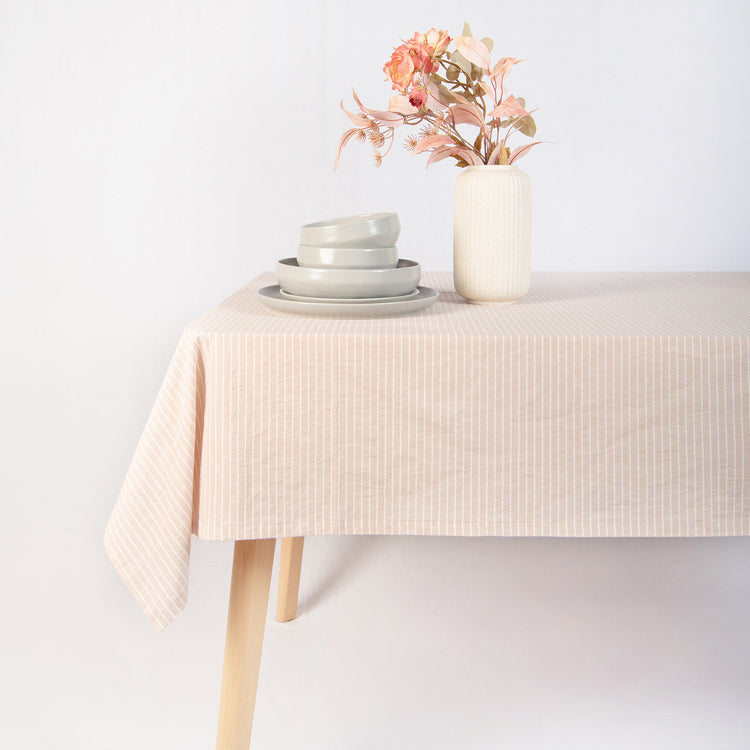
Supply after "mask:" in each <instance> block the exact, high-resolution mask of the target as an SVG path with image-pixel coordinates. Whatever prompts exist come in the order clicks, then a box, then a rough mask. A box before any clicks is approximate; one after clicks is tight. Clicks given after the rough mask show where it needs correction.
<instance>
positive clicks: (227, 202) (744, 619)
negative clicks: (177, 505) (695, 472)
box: [0, 0, 750, 750]
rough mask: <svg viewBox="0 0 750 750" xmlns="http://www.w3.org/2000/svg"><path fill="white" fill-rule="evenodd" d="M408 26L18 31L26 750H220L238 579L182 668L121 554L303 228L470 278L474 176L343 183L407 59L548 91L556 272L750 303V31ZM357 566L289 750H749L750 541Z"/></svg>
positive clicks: (233, 10) (578, 1) (14, 391)
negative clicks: (350, 230) (196, 348)
mask: <svg viewBox="0 0 750 750" xmlns="http://www.w3.org/2000/svg"><path fill="white" fill-rule="evenodd" d="M404 6H405V4H404V3H403V2H402V1H401V0H382V1H381V2H379V3H370V4H361V3H353V2H344V1H343V0H327V1H326V0H310V1H309V2H304V3H303V2H301V0H295V1H294V2H275V3H258V2H249V1H244V2H239V0H238V1H237V2H207V1H206V2H196V1H189V0H185V1H183V2H178V1H177V0H173V1H171V2H168V1H167V0H158V1H156V2H154V1H153V0H151V1H150V2H145V1H144V0H129V1H128V2H122V1H120V2H115V1H114V0H109V1H107V0H88V1H87V0H69V1H68V2H26V1H25V0H17V1H16V2H12V1H10V0H0V250H1V251H2V268H1V269H0V306H1V308H0V309H1V310H2V319H1V322H0V325H1V328H0V335H1V337H2V338H1V347H2V348H1V350H0V351H2V368H0V393H2V399H3V421H4V425H5V429H4V430H3V431H2V433H1V435H0V472H1V473H0V481H1V482H2V484H1V490H2V496H1V497H0V502H1V503H2V519H3V523H4V527H5V528H4V531H5V534H4V537H3V544H2V545H0V571H2V572H1V573H0V576H2V589H3V594H4V596H3V598H4V600H5V602H4V603H5V605H6V606H5V607H4V608H3V615H2V617H0V636H1V638H0V644H1V645H0V675H2V676H3V678H2V682H0V746H2V747H3V748H9V749H10V750H16V749H17V748H19V749H21V750H25V748H49V747H55V748H62V749H64V750H82V749H84V748H85V749H87V748H92V749H93V748H97V750H99V749H101V748H122V749H123V750H124V749H125V748H138V749H139V750H150V748H159V749H160V750H161V749H162V748H171V747H174V748H177V747H179V748H181V749H185V748H199V747H209V746H210V744H211V741H212V737H213V732H214V722H215V714H216V700H217V696H218V680H219V671H220V662H221V655H222V648H223V646H222V640H223V628H224V618H225V609H224V607H225V603H226V594H227V585H228V566H229V554H230V553H231V547H230V546H229V545H219V544H214V545H210V544H203V543H197V544H196V548H195V563H194V566H193V570H194V576H193V580H192V584H191V585H192V590H191V604H190V605H189V608H188V610H187V612H186V614H185V615H184V616H183V618H181V619H180V620H179V621H178V622H177V623H175V624H174V625H173V626H171V627H170V628H169V629H168V630H167V631H165V632H164V633H162V634H158V635H157V634H156V633H153V632H152V631H151V630H150V629H149V628H150V626H149V625H148V624H147V622H146V620H145V619H144V618H143V617H142V615H141V614H140V613H139V611H137V609H136V608H135V605H134V604H133V602H132V601H131V600H130V598H129V595H128V594H127V592H126V591H125V589H124V586H122V584H121V583H120V582H119V579H117V577H116V575H115V574H114V572H113V571H112V569H111V568H110V566H109V563H108V562H107V560H106V558H105V555H104V551H103V548H102V544H101V535H102V532H103V528H104V525H105V523H106V519H107V517H108V514H109V512H110V510H111V508H112V505H113V503H114V499H115V497H116V495H117V492H118V489H119V486H120V483H121V482H122V479H123V477H124V473H125V470H126V468H127V465H128V462H129V461H130V458H131V456H132V453H133V450H134V448H135V444H136V441H137V439H138V436H139V434H140V430H141V429H142V427H143V424H144V423H145V419H146V416H147V414H148V411H149V409H150V406H151V403H152V402H153V398H154V396H155V394H156V391H157V388H158V386H159V383H160V381H161V377H162V375H163V373H164V371H165V368H166V365H167V362H168V361H169V358H170V356H171V354H172V351H173V348H174V346H175V344H176V342H177V339H178V336H179V334H180V331H181V330H182V328H183V326H184V325H185V324H186V323H188V322H189V321H190V320H192V319H193V318H195V317H196V316H197V315H198V314H200V313H201V312H203V311H204V310H206V309H208V308H210V307H211V306H213V305H214V304H216V303H217V302H218V301H220V300H221V299H223V298H224V297H226V296H227V295H228V294H229V293H231V292H232V291H233V290H234V289H236V288H237V287H239V286H240V285H242V284H244V283H246V282H247V281H248V280H250V279H251V278H252V277H254V276H255V275H257V274H258V273H260V272H261V271H265V270H271V269H272V267H273V264H274V261H275V260H276V259H277V258H279V257H285V256H288V255H293V254H294V252H295V248H296V243H297V232H298V226H299V225H300V224H302V223H304V222H308V221H314V220H318V219H322V218H327V217H331V216H336V215H342V214H348V213H355V212H362V211H371V210H397V211H398V212H399V214H400V216H401V221H402V225H403V232H402V237H401V241H400V243H399V247H400V252H401V255H402V257H408V258H413V259H415V260H419V261H420V262H421V263H422V264H423V265H424V267H426V268H429V269H449V268H450V265H451V233H452V229H451V221H452V217H451V210H452V192H453V182H454V180H455V178H456V176H457V174H458V171H457V170H456V169H455V168H454V167H451V166H449V165H448V164H447V163H445V162H443V163H441V164H437V165H435V166H434V167H431V168H430V170H429V171H426V170H425V168H424V161H425V159H424V158H423V157H415V156H412V155H410V154H407V153H406V152H405V151H403V150H402V149H401V148H400V147H397V148H396V149H395V150H394V152H393V153H392V154H391V155H389V156H388V157H387V159H386V160H385V162H384V164H383V166H382V167H381V168H380V169H375V168H374V167H373V166H372V165H371V163H370V155H369V152H368V150H367V149H366V148H365V147H362V146H359V145H357V144H351V145H350V146H349V147H348V148H347V150H346V151H345V153H344V157H343V162H342V166H341V169H340V170H339V172H338V173H337V174H335V175H334V174H333V173H332V165H333V159H334V154H335V147H336V143H337V141H338V138H339V136H340V134H341V132H342V131H343V130H344V129H345V128H346V127H348V121H347V120H346V118H345V116H344V115H343V113H341V111H340V110H339V109H338V104H339V101H340V100H341V99H344V100H345V102H348V103H350V102H351V99H350V90H351V87H352V86H354V87H356V89H357V91H358V92H359V94H360V95H361V96H362V97H363V99H364V101H365V102H366V103H368V104H370V105H371V106H373V107H380V106H384V105H385V103H386V102H387V99H388V97H389V96H390V91H389V89H388V86H387V84H386V83H385V82H384V81H383V80H382V79H383V75H382V72H381V69H382V66H383V64H384V62H385V61H386V59H387V58H388V56H389V54H390V51H391V49H392V47H393V46H395V45H397V44H398V43H399V39H400V38H406V37H408V36H411V34H412V33H413V32H414V31H415V30H422V31H424V30H426V29H427V28H429V27H430V26H437V27H441V28H446V29H447V30H448V31H449V33H451V34H452V35H456V34H458V33H460V30H461V28H462V25H463V22H464V21H465V20H467V21H469V22H470V23H471V25H472V28H473V30H474V32H475V33H476V34H477V35H478V36H484V35H489V36H492V37H494V39H495V41H496V51H497V53H499V54H502V55H509V56H517V57H522V58H524V60H525V61H524V62H523V63H522V64H521V65H519V66H518V67H517V68H516V69H515V71H514V73H513V78H512V86H511V91H513V92H514V93H516V94H517V95H521V96H524V97H525V98H526V99H527V101H528V103H529V105H530V106H532V107H538V108H539V111H538V113H537V115H536V119H537V123H538V126H539V137H540V138H542V139H544V140H548V141H550V142H552V143H550V144H548V145H544V146H539V147H537V149H535V150H534V151H533V152H532V153H531V154H530V155H529V156H528V157H526V158H525V159H524V160H523V161H522V162H521V163H520V164H521V167H522V168H523V169H524V170H525V171H527V172H528V174H529V175H530V176H531V178H532V181H533V185H534V200H535V204H534V210H535V218H534V268H535V270H566V269H568V270H618V271H632V270H700V271H712V270H717V271H718V270H721V271H726V270H729V271H732V270H735V271H739V270H744V271H748V270H750V242H749V240H750V230H749V229H748V224H749V223H748V220H747V215H746V214H747V204H748V196H749V195H750V190H749V188H750V176H749V175H750V149H749V148H748V145H747V136H746V128H747V123H748V121H750V53H749V52H748V49H749V48H748V46H747V44H746V35H747V30H748V28H750V6H749V5H748V4H747V2H745V1H744V0H712V2H709V1H708V0H683V1H682V2H677V0H673V1H669V0H653V1H652V2H648V3H646V2H636V3H633V2H624V1H621V0H617V1H616V2H607V3H601V2H598V1H597V0H572V1H571V2H567V3H557V2H553V0H524V2H522V3H512V4H498V3H495V2H490V1H489V0H478V1H477V2H475V3H473V4H472V5H471V6H469V7H462V5H461V4H459V3H455V2H446V1H445V0H433V2H429V3H428V2H426V1H425V0H419V1H418V2H412V3H409V4H408V6H406V7H404ZM356 541H357V540H330V539H329V540H326V539H320V540H312V541H311V543H310V545H309V548H308V553H307V556H306V560H305V569H304V571H303V585H302V612H303V616H302V617H301V618H300V619H299V620H298V621H297V622H295V623H294V624H292V625H290V626H288V627H287V629H286V630H283V629H279V628H277V627H273V628H271V630H270V631H269V636H268V641H267V653H266V657H267V659H266V662H264V663H265V664H267V666H268V668H267V669H264V673H263V676H262V680H263V682H262V684H261V698H260V699H259V711H260V712H261V716H260V717H259V719H258V725H257V727H256V740H257V746H258V747H274V748H280V747H287V746H292V745H294V746H295V747H300V746H302V747H307V748H317V747H320V748H323V747H325V748H331V747H341V748H350V747H360V748H376V747H378V748H379V747H383V746H385V745H387V746H391V747H410V748H411V747H432V748H449V747H450V748H453V747H466V748H484V747H497V746H499V742H500V740H499V738H503V740H504V742H506V743H507V745H506V746H507V747H509V748H511V747H512V748H514V749H515V748H529V749H535V748H547V747H550V746H553V745H555V746H558V747H575V748H578V749H580V748H589V747H590V748H599V747H608V748H615V747H623V748H630V747H635V746H638V747H641V748H645V747H654V748H657V747H658V748H667V747H675V748H676V747H679V748H680V749H681V750H684V749H685V748H693V747H694V748H705V747H708V746H711V747H713V748H719V749H724V748H732V749H734V748H738V749H739V748H741V747H743V748H744V747H746V744H743V743H745V742H746V738H747V736H748V731H749V727H748V723H747V717H746V707H747V705H748V704H749V701H750V687H749V685H750V656H749V655H748V649H747V642H746V633H747V632H748V626H749V625H750V596H748V594H750V583H748V580H749V579H750V576H749V575H748V573H750V547H749V545H748V544H747V541H746V540H744V539H741V540H703V541H700V540H698V541H683V542H679V543H677V542H666V541H664V542H659V541H652V542H645V541H633V542H620V543H617V542H604V541H602V542H592V543H591V544H588V545H587V544H582V543H580V542H572V541H571V542H559V541H549V542H548V543H546V544H542V543H539V542H532V541H527V542H526V543H524V540H516V541H512V542H511V541H508V540H505V541H504V540H494V541H492V543H490V542H489V541H488V542H486V543H480V542H476V543H475V546H473V547H472V546H469V545H467V544H466V543H465V542H464V541H463V540H429V541H428V540H360V541H361V545H362V546H361V547H360V548H358V547H356V545H355V542H356ZM436 545H437V546H436ZM375 552H377V554H374V553H375ZM447 559H450V560H453V561H455V574H451V575H447V574H445V571H444V572H443V574H441V576H440V580H439V581H437V582H436V581H434V580H433V579H434V576H433V575H432V574H431V571H432V570H433V568H434V567H435V565H443V566H444V565H446V562H445V561H446V560H447ZM498 560H500V561H501V563H502V566H501V567H500V568H498ZM342 570H344V571H345V572H341V571H342ZM451 570H454V569H453V568H452V567H451ZM508 570H515V571H520V572H519V578H516V577H514V576H510V577H508V574H507V571H508ZM484 575H486V576H489V578H487V579H482V578H481V576H484ZM467 580H468V581H471V582H472V583H471V585H468V584H467ZM477 580H480V581H483V583H481V582H480V583H477V582H476V581H477ZM519 580H520V581H523V584H521V583H519ZM337 582H340V583H342V586H341V587H338V586H337ZM343 583H346V584H347V585H346V586H344V585H343ZM363 586H366V588H362V587H363ZM440 586H442V588H440ZM394 587H395V588H396V589H397V590H398V591H399V592H400V593H398V594H394ZM410 587H411V588H410ZM487 587H489V588H490V589H492V587H495V589H493V590H497V591H498V594H497V597H489V599H488V598H487V590H488V589H487ZM428 592H429V593H428ZM467 592H468V593H471V594H473V595H474V598H473V599H471V598H466V594H467ZM422 596H424V597H425V599H423V598H422ZM404 597H407V598H406V599H405V598H404ZM408 597H410V598H408ZM429 597H432V598H429ZM441 597H444V598H441ZM488 601H489V602H490V604H488ZM440 602H442V604H441V603H440ZM451 602H455V609H454V608H453V606H452V605H451V606H449V603H451ZM373 603H375V604H376V605H377V606H376V608H375V609H374V610H373ZM506 603H512V607H513V610H512V611H513V617H512V618H509V615H508V611H507V608H506ZM542 603H544V604H542ZM354 605H356V608H355V606H354ZM407 605H409V606H412V607H413V609H411V610H408V611H407V613H406V614H405V610H404V607H406V606H407ZM480 605H481V606H480ZM462 607H463V608H465V609H461V608H462ZM507 607H508V608H509V607H510V605H509V604H508V605H507ZM404 618H406V622H404ZM478 622H479V623H480V627H479V630H478V631H477V630H472V628H473V627H474V628H475V627H476V626H477V623H478ZM489 623H497V630H496V629H494V627H492V626H490V625H489ZM342 626H343V627H344V631H343V632H340V631H339V628H341V627H342ZM305 628H307V630H306V629H305ZM347 628H349V629H347ZM345 638H355V639H358V640H359V641H361V642H362V643H366V644H367V646H366V647H365V648H364V649H363V659H364V661H363V662H362V663H358V664H342V663H341V661H340V657H337V656H336V654H337V651H336V647H337V643H339V642H341V639H345ZM465 638H469V639H470V640H471V641H472V648H473V649H474V650H472V649H469V652H468V653H467V652H464V653H463V654H462V656H461V657H460V658H458V657H453V658H451V656H450V655H451V654H452V653H454V652H452V651H451V644H452V643H454V642H455V640H456V639H459V640H461V639H465ZM410 639H411V640H410ZM373 644H376V646H373ZM511 644H512V650H511ZM559 645H561V646H562V648H563V649H564V651H565V653H568V654H569V655H570V660H567V661H566V660H563V661H560V662H557V661H555V658H554V657H553V656H552V653H553V650H554V649H553V646H559ZM657 645H658V646H659V647H658V648H657ZM506 647H507V648H506ZM300 649H303V650H300ZM305 649H306V650H305ZM381 649H382V650H381ZM511 652H512V654H513V657H512V658H511V659H510V660H508V654H509V653H511ZM389 654H390V655H392V656H393V660H392V661H391V660H389V658H388V655H389ZM488 654H490V656H489V657H488ZM367 657H370V658H369V661H368V658H367ZM381 657H382V658H381ZM472 659H473V661H472ZM412 660H413V661H412ZM389 664H390V666H389ZM305 665H307V666H306V667H305ZM405 665H406V666H405ZM436 665H439V666H436ZM545 665H547V666H549V667H550V668H552V671H551V672H550V671H547V670H546V667H545ZM634 665H636V666H634ZM305 668H306V669H308V670H309V671H306V672H305V671H304V669H305ZM362 670H366V675H367V677H366V679H365V676H364V675H365V673H364V672H363V671H362ZM431 670H432V671H431ZM297 671H300V672H302V673H303V676H300V678H299V684H297V683H296V682H295V681H294V679H293V675H294V674H295V672H297ZM615 675H616V676H617V679H612V678H613V676H615ZM499 676H502V679H500V677H499ZM285 682H286V683H287V684H284V683H285ZM292 682H294V686H292V685H291V684H290V683H292ZM615 684H616V685H617V687H616V688H615V687H613V686H614V685H615ZM475 699H476V703H474V702H473V701H474V700H475ZM407 707H408V708H407ZM500 707H502V708H500ZM540 715H543V716H545V717H547V720H541V719H540ZM295 716H297V719H296V720H295V718H294V717H295ZM342 716H343V718H342ZM448 717H449V719H450V720H449V719H448ZM584 726H585V727H586V729H583V728H582V727H584ZM618 743H619V744H618Z"/></svg>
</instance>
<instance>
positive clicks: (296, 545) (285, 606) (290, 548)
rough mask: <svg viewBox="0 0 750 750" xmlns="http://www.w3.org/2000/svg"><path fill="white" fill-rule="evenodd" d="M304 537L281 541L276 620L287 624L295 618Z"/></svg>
mask: <svg viewBox="0 0 750 750" xmlns="http://www.w3.org/2000/svg"><path fill="white" fill-rule="evenodd" d="M304 543H305V537H303V536H295V537H290V538H288V539H282V540H281V567H280V569H279V601H278V605H277V607H276V619H277V620H278V621H279V622H289V620H293V619H294V618H295V617H296V616H297V597H298V596H299V576H300V570H301V569H302V546H303V545H304Z"/></svg>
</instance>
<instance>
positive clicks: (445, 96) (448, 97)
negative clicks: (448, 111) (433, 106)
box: [437, 83, 458, 104]
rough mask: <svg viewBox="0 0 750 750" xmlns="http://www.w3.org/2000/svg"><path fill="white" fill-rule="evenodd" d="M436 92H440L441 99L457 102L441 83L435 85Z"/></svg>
mask: <svg viewBox="0 0 750 750" xmlns="http://www.w3.org/2000/svg"><path fill="white" fill-rule="evenodd" d="M437 89H438V93H439V94H440V98H441V100H442V101H444V102H446V103H448V104H452V103H453V102H457V101H458V99H456V97H455V96H453V94H452V93H451V92H450V91H449V90H448V89H447V88H446V87H445V86H443V84H442V83H439V84H438V85H437Z"/></svg>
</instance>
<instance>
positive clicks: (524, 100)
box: [516, 96, 526, 109]
mask: <svg viewBox="0 0 750 750" xmlns="http://www.w3.org/2000/svg"><path fill="white" fill-rule="evenodd" d="M516 101H517V102H518V103H519V104H520V105H521V106H522V107H523V108H524V109H526V99H524V98H523V97H522V96H517V97H516Z"/></svg>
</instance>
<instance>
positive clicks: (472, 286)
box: [453, 165, 531, 304]
mask: <svg viewBox="0 0 750 750" xmlns="http://www.w3.org/2000/svg"><path fill="white" fill-rule="evenodd" d="M453 222H454V223H453V274H454V283H455V286H456V291H457V292H458V293H459V294H460V295H461V296H462V297H465V298H466V299H467V300H468V301H469V302H472V303H474V304H493V303H495V304H496V303H503V302H515V301H516V300H517V299H520V298H521V297H523V295H524V294H526V292H528V291H529V284H530V282H531V180H530V179H529V176H528V175H527V174H526V173H525V172H522V171H521V170H520V169H519V168H518V167H516V166H484V165H483V166H477V167H466V168H465V169H463V170H462V171H461V174H460V175H459V176H458V179H457V180H456V191H455V203H454V214H453Z"/></svg>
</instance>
